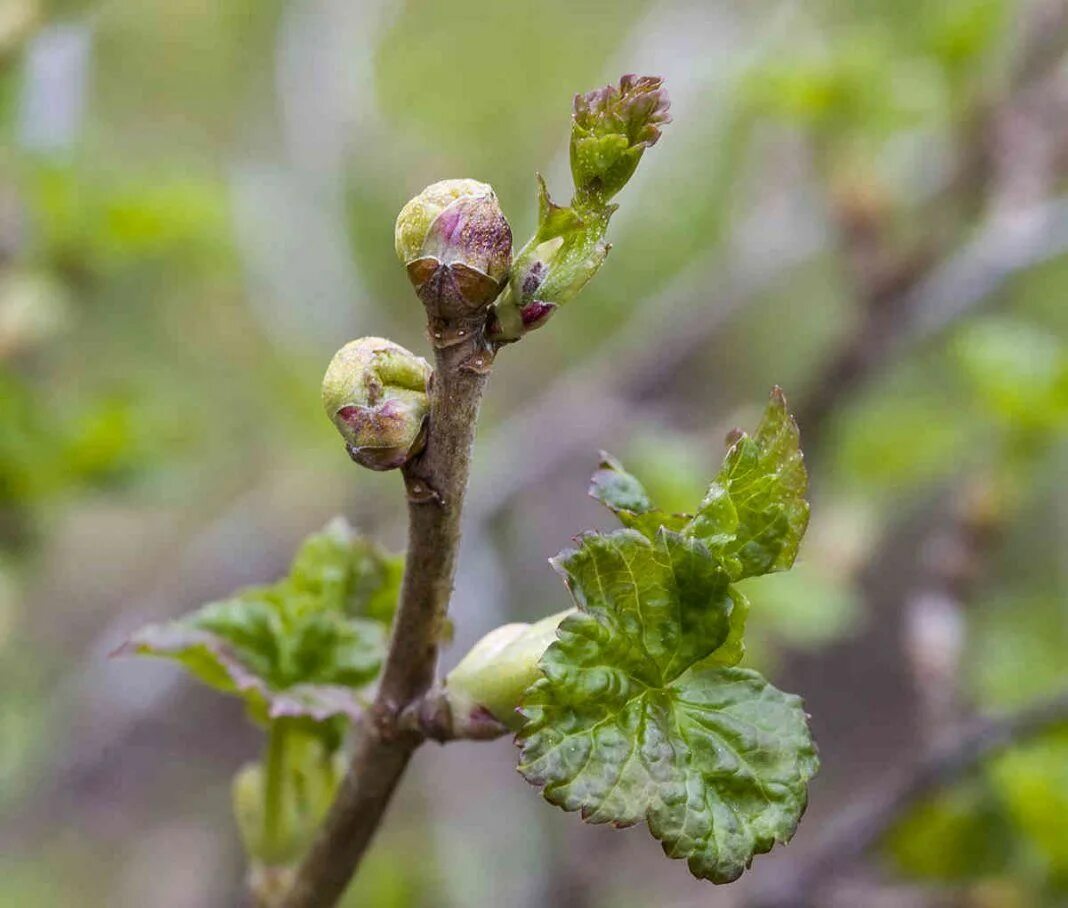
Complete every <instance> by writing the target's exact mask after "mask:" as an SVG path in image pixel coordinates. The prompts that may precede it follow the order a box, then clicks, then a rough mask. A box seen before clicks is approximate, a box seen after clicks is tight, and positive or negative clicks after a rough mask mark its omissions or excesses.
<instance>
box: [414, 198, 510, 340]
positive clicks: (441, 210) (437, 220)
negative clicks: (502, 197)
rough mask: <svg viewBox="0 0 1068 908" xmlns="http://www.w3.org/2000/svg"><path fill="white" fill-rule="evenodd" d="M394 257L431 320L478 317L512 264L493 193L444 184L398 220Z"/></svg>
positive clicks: (504, 226)
mask: <svg viewBox="0 0 1068 908" xmlns="http://www.w3.org/2000/svg"><path fill="white" fill-rule="evenodd" d="M395 239H396V247H397V255H398V256H399V257H400V260H401V261H402V262H404V264H405V266H407V269H408V278H409V280H411V282H412V286H414V287H415V290H416V293H417V294H418V295H419V299H420V300H422V302H423V305H424V306H426V308H427V312H428V313H429V314H430V315H431V317H433V318H438V319H445V320H451V319H457V318H466V317H469V316H471V315H474V314H476V313H477V312H479V311H480V310H482V309H484V308H485V307H486V306H488V305H489V304H490V303H492V302H493V300H495V299H496V298H497V296H498V294H499V293H500V291H501V288H502V287H503V286H504V283H505V280H506V279H507V277H508V269H509V267H510V266H511V263H512V230H511V228H510V227H509V226H508V221H507V220H506V219H505V217H504V214H503V213H502V212H501V207H500V205H499V203H498V202H497V196H496V194H495V193H494V191H493V189H492V187H490V186H489V185H488V184H486V183H479V182H478V181H477V180H442V181H441V182H439V183H434V184H432V185H430V186H428V187H427V188H426V189H424V190H423V191H422V192H421V193H420V194H419V195H417V196H416V197H415V198H414V199H412V200H411V201H410V202H408V204H407V205H405V206H404V208H402V209H401V213H400V214H399V215H398V217H397V227H396V234H395Z"/></svg>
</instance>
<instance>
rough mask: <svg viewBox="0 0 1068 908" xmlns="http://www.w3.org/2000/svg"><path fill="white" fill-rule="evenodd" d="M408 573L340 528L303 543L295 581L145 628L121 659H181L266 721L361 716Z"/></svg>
mask: <svg viewBox="0 0 1068 908" xmlns="http://www.w3.org/2000/svg"><path fill="white" fill-rule="evenodd" d="M401 571H402V561H401V559H400V558H398V557H395V556H392V555H387V554H386V553H384V552H382V551H381V550H379V549H378V548H377V547H375V546H374V545H372V544H371V543H369V542H367V541H366V540H364V539H362V538H361V537H359V536H357V535H356V534H355V533H354V532H353V530H352V529H351V528H350V527H349V526H348V524H346V523H345V522H344V521H341V520H337V521H334V522H333V523H331V524H330V525H329V526H327V527H326V528H325V529H324V530H323V531H322V532H320V533H316V534H314V535H312V536H310V537H308V539H307V540H305V542H304V543H303V545H302V546H301V548H300V550H299V551H298V552H297V555H296V557H295V558H294V560H293V565H292V568H291V570H290V573H289V575H288V576H287V577H285V578H283V579H282V580H280V581H278V582H277V583H275V584H272V585H270V586H262V587H252V588H250V589H247V590H244V591H242V592H240V593H238V594H237V595H235V596H234V597H232V598H231V599H227V600H223V601H221V602H213V603H210V604H208V605H205V606H204V607H202V608H200V609H198V610H197V611H195V612H192V613H191V614H189V615H186V616H184V617H182V618H179V619H177V620H175V621H170V622H167V623H165V624H154V625H149V626H148V627H145V628H142V629H141V630H139V631H137V632H136V633H135V634H133V635H132V636H131V637H130V638H129V640H127V641H126V642H125V643H124V644H123V645H122V646H121V647H119V649H118V650H117V651H116V654H121V655H146V656H160V657H165V658H170V659H174V660H176V661H178V662H179V663H181V664H182V665H183V666H184V667H185V668H186V670H187V671H189V672H190V674H192V675H193V676H194V677H196V678H197V679H198V680H200V681H202V682H204V683H205V684H208V685H209V686H211V687H214V688H216V689H218V690H221V691H223V692H225V693H232V694H237V695H239V696H241V697H242V698H243V699H244V700H245V702H246V704H247V705H248V708H249V712H250V714H251V715H252V716H253V718H255V719H256V720H258V721H266V720H268V719H273V718H278V717H280V716H295V717H305V718H308V719H310V720H311V721H312V722H325V721H326V720H328V719H330V718H331V717H334V716H345V715H347V716H350V717H355V716H356V715H358V714H359V712H360V711H361V709H362V706H363V702H362V698H361V695H360V690H361V688H364V687H366V685H368V684H369V683H370V682H372V681H373V680H374V679H375V677H377V675H378V672H379V669H380V667H381V662H382V658H383V654H384V652H385V645H386V639H387V634H388V627H389V621H390V620H391V618H392V614H393V610H394V608H395V605H396V600H397V595H398V592H399V589H400V577H401Z"/></svg>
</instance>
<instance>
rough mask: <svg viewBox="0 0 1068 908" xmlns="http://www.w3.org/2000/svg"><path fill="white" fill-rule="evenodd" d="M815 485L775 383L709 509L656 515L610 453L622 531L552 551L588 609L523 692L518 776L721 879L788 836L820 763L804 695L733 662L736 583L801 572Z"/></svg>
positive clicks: (739, 632)
mask: <svg viewBox="0 0 1068 908" xmlns="http://www.w3.org/2000/svg"><path fill="white" fill-rule="evenodd" d="M804 490H805V472H804V466H803V464H802V461H801V457H800V452H799V450H798V447H797V433H796V426H794V425H793V421H792V419H790V417H789V415H788V413H787V411H786V403H785V400H784V399H783V396H782V393H781V392H780V391H779V390H778V389H776V391H775V393H774V394H773V395H772V399H771V402H770V404H769V405H768V408H767V410H766V412H765V415H764V418H763V420H762V422H761V424H760V427H759V429H758V430H757V432H756V434H755V436H753V437H750V436H747V435H745V434H739V435H738V437H736V438H735V439H734V442H733V444H732V446H731V448H730V450H729V451H728V453H727V456H726V458H725V461H724V465H723V468H722V470H721V471H720V473H719V474H718V476H717V477H716V480H715V481H714V482H713V484H712V487H711V490H710V493H709V494H708V495H706V497H705V500H704V502H702V507H701V509H700V510H699V511H698V516H697V517H694V518H687V517H681V518H679V517H675V518H672V517H670V516H668V515H664V514H662V512H659V511H657V510H656V509H654V508H653V506H652V503H651V502H650V500H649V498H648V495H646V493H645V491H644V489H643V488H642V487H641V485H640V484H639V483H638V482H637V480H636V479H634V477H632V476H630V475H629V474H627V473H626V472H625V471H624V470H623V468H622V466H621V465H620V464H619V463H618V462H616V461H614V460H612V459H611V458H608V457H605V459H604V460H603V461H602V464H601V467H600V469H599V470H598V471H597V473H596V474H595V475H594V478H593V482H592V484H591V490H590V491H591V494H593V496H594V497H595V498H597V499H598V500H600V501H601V502H603V503H604V504H606V505H607V506H608V507H610V508H611V509H612V510H613V511H614V512H615V513H616V514H617V516H619V518H620V520H621V521H622V522H623V523H624V524H625V525H626V528H625V529H622V530H618V531H616V532H614V533H611V534H609V535H599V534H587V535H584V536H582V537H580V539H579V544H578V547H577V548H576V549H574V550H568V551H565V552H563V553H561V554H560V555H559V556H557V558H556V559H554V561H553V563H554V566H555V567H556V569H557V571H558V572H559V573H560V574H561V576H562V577H563V579H564V582H565V584H566V585H567V587H568V589H569V590H570V592H571V594H572V597H573V598H574V600H575V604H576V605H577V607H578V612H577V613H576V614H575V615H573V616H571V617H568V618H565V619H564V621H563V622H562V623H561V625H560V628H559V631H558V640H557V641H556V642H555V643H553V644H552V645H551V646H550V647H549V648H548V650H547V651H546V652H545V655H544V656H543V658H542V660H541V662H540V668H541V671H542V673H543V675H544V677H543V678H541V679H540V680H538V681H537V682H535V683H534V684H533V685H532V686H531V687H530V689H529V690H528V691H527V692H526V694H525V696H524V698H523V701H522V713H523V715H524V716H525V717H526V718H527V723H526V725H524V726H523V728H522V729H521V730H520V732H519V736H518V739H519V741H520V746H521V749H522V754H521V760H520V767H519V768H520V772H522V773H523V775H524V776H525V777H526V778H527V780H528V781H530V782H532V783H533V784H535V785H538V786H539V787H541V788H542V791H543V794H544V796H545V798H546V799H547V800H548V801H550V803H553V804H556V805H558V806H560V807H562V808H564V809H565V810H579V811H581V813H582V816H583V817H584V818H585V819H587V820H589V821H591V822H595V823H605V822H611V823H614V824H616V825H620V826H626V825H632V824H634V823H637V822H638V821H640V820H645V821H646V823H647V824H648V826H649V829H650V832H651V833H652V834H653V835H654V836H655V837H656V838H657V839H659V840H660V841H661V843H662V844H663V847H664V851H665V853H667V854H668V855H669V856H671V857H676V858H685V859H687V862H688V864H689V867H690V870H691V872H693V873H694V874H695V875H696V876H699V877H702V878H705V879H709V880H713V881H714V882H720V883H722V882H729V881H731V880H734V879H736V878H737V877H738V876H739V875H740V874H741V873H742V872H743V870H744V869H745V868H746V867H747V866H748V865H749V863H750V861H751V860H752V857H753V855H755V854H761V853H764V852H766V851H769V850H770V849H771V848H772V846H773V845H774V844H775V843H776V842H784V841H787V840H788V839H789V838H790V836H791V835H792V834H793V831H794V829H795V828H796V826H797V823H798V821H799V820H800V817H801V814H802V812H803V811H804V807H805V803H806V799H807V783H808V780H809V779H810V778H811V776H812V775H813V774H814V773H815V771H816V769H817V767H818V760H817V757H816V752H815V747H814V745H813V743H812V739H811V737H810V734H809V731H808V726H807V723H806V717H805V713H804V710H803V708H802V705H801V701H800V700H799V698H797V697H795V696H792V695H789V694H784V693H782V692H781V691H778V690H777V689H775V688H774V687H772V686H771V685H770V684H768V682H767V681H765V680H764V679H763V678H762V677H761V676H760V675H759V674H757V673H756V672H753V671H750V670H747V669H740V668H736V667H734V666H735V665H736V664H737V662H738V661H739V660H740V659H741V657H742V654H743V652H744V647H743V639H742V638H743V635H744V624H745V615H746V613H747V612H748V608H749V604H748V601H747V599H746V598H745V596H744V595H742V594H741V593H740V592H739V591H738V590H736V589H735V588H734V587H733V586H732V582H733V581H734V580H736V579H738V578H740V577H745V576H750V575H752V574H759V573H764V572H767V571H774V570H781V569H785V568H787V567H789V565H790V564H791V563H792V561H793V558H794V556H795V555H796V552H797V545H798V542H799V541H800V537H801V535H802V534H803V532H804V528H805V523H806V521H807V516H808V510H807V504H805V503H804V500H803V497H802V496H803V494H804ZM668 524H670V525H668Z"/></svg>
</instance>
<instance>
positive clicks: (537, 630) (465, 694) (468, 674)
mask: <svg viewBox="0 0 1068 908" xmlns="http://www.w3.org/2000/svg"><path fill="white" fill-rule="evenodd" d="M571 614H574V609H569V610H568V611H565V612H559V613H557V614H555V615H549V616H548V617H547V618H542V619H541V621H538V622H535V623H534V624H505V625H502V626H501V627H498V628H495V629H494V630H492V631H490V632H489V633H488V634H486V636H485V637H483V638H482V639H481V640H479V641H478V643H476V644H475V645H474V646H473V647H472V648H471V649H470V651H469V652H468V653H467V655H466V656H464V658H463V659H461V660H460V664H459V665H457V666H456V668H454V669H453V670H452V671H451V672H449V674H448V675H447V676H446V678H445V695H446V698H447V700H448V702H449V708H450V709H451V710H452V714H453V722H454V723H457V724H460V725H463V724H464V723H467V722H471V721H474V720H477V716H478V714H479V713H480V712H482V711H485V712H488V713H489V714H490V715H491V716H493V718H494V719H496V720H497V721H498V722H500V723H501V724H503V725H506V726H507V727H508V728H511V729H513V730H515V729H517V728H518V727H519V726H520V725H521V724H522V718H521V717H520V716H519V715H518V713H517V712H516V708H517V707H518V706H519V700H520V697H521V696H522V695H523V693H524V691H526V689H527V688H528V687H530V685H531V684H533V683H534V682H535V681H536V680H537V679H538V678H539V677H540V675H541V672H540V670H539V668H538V662H539V660H540V659H541V657H542V655H543V654H544V652H545V650H546V649H547V648H548V647H549V644H550V643H552V642H553V640H555V639H556V628H557V627H558V626H559V625H560V622H561V621H563V620H564V618H566V617H567V616H568V615H571Z"/></svg>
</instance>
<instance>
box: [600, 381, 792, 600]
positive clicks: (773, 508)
mask: <svg viewBox="0 0 1068 908" xmlns="http://www.w3.org/2000/svg"><path fill="white" fill-rule="evenodd" d="M807 486H808V477H807V474H806V472H805V461H804V457H803V456H802V454H801V447H800V441H799V436H798V431H797V424H796V423H795V422H794V420H793V417H791V416H790V413H789V411H788V410H787V406H786V398H785V396H784V395H783V393H782V391H781V390H780V389H779V388H775V390H774V391H772V394H771V400H770V401H769V402H768V406H767V408H766V409H765V411H764V416H763V418H762V419H761V421H760V425H759V426H758V427H757V431H756V434H755V435H752V436H750V435H748V434H746V433H745V432H740V433H737V435H736V437H735V438H734V440H733V442H732V444H731V446H730V448H729V449H728V451H727V455H726V457H725V458H724V461H723V466H722V468H721V469H720V471H719V473H718V474H717V475H716V478H715V479H714V480H713V481H712V484H711V485H710V486H709V488H708V492H707V493H706V494H705V497H704V499H703V500H702V501H701V503H700V505H699V506H698V508H697V510H696V513H695V514H694V515H693V516H692V517H691V516H690V515H680V514H666V513H664V512H663V511H659V510H657V509H656V508H655V507H654V506H653V504H652V502H651V501H650V500H649V496H648V495H647V494H646V492H645V489H644V488H643V487H642V485H641V483H639V482H638V480H637V479H635V478H634V477H633V476H631V475H630V474H629V473H627V472H626V471H625V470H624V469H623V466H622V465H621V464H620V463H619V461H617V460H616V459H615V458H613V457H612V456H611V455H609V454H605V453H603V452H602V454H601V464H600V466H599V467H598V469H597V472H596V473H594V474H593V479H592V480H591V482H590V495H592V496H593V497H594V498H595V499H597V500H598V501H600V502H601V503H602V504H604V505H605V506H607V507H608V508H610V509H611V510H612V511H613V512H614V513H615V514H616V516H617V517H618V518H619V520H620V522H621V523H622V524H623V525H624V526H629V527H634V528H635V529H638V530H641V531H642V532H643V533H645V535H646V536H652V535H653V534H655V533H656V531H657V529H659V528H660V527H661V526H666V527H668V528H669V529H672V530H676V531H677V532H680V533H682V534H683V535H686V536H693V537H694V538H696V539H700V540H701V541H702V542H704V543H705V545H707V546H708V547H709V549H710V550H711V551H712V552H713V553H714V554H715V555H716V556H717V557H718V558H720V560H722V561H723V563H724V566H725V568H726V569H727V571H728V572H729V573H730V575H731V579H732V580H741V579H743V578H745V577H757V576H760V575H761V574H769V573H772V572H774V571H785V570H788V569H789V568H790V567H791V566H792V565H793V563H794V559H795V558H796V557H797V549H798V546H800V544H801V537H802V536H803V535H804V533H805V529H806V528H807V526H808V512H809V508H808V502H807V501H806V500H805V497H804V496H805V491H806V488H807Z"/></svg>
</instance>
